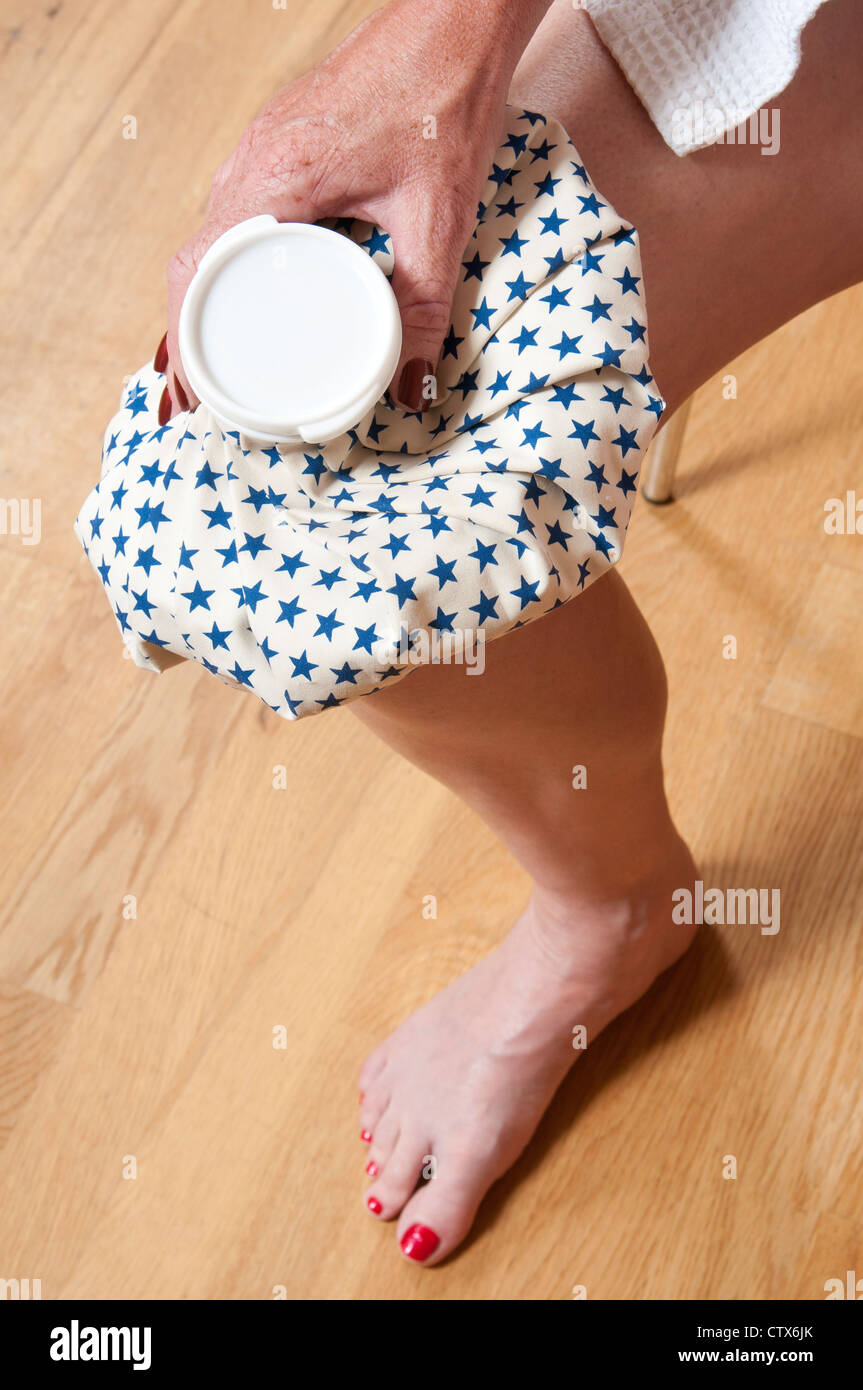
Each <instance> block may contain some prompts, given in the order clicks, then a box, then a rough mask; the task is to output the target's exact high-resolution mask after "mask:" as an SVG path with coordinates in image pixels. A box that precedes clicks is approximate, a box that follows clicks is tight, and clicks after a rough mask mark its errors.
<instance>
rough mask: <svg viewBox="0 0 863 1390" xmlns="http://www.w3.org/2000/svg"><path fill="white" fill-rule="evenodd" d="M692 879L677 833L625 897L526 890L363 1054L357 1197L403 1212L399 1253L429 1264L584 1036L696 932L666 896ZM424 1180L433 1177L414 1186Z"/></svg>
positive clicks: (510, 1155) (454, 1234)
mask: <svg viewBox="0 0 863 1390" xmlns="http://www.w3.org/2000/svg"><path fill="white" fill-rule="evenodd" d="M695 876H696V874H695V866H694V864H693V862H692V858H691V856H690V854H689V851H688V850H687V848H686V846H685V845H684V844H683V842H682V841H680V840H676V841H675V843H674V845H673V846H672V847H671V851H670V854H669V856H668V857H666V859H665V861H664V864H663V866H662V869H661V872H659V871H658V872H657V875H656V880H655V881H654V882H652V883H648V884H644V885H642V886H641V887H640V889H639V890H638V891H637V892H635V893H632V892H630V893H629V894H628V896H627V898H626V899H625V900H624V901H608V902H604V903H602V904H599V905H598V904H596V903H592V904H585V903H584V902H579V901H576V900H574V899H573V900H570V901H562V900H561V899H560V897H559V896H558V897H555V898H554V899H552V898H550V897H549V896H548V895H546V894H543V893H541V892H540V890H537V891H535V893H534V896H533V898H532V899H531V902H530V904H529V906H528V908H527V909H526V911H525V913H524V914H523V916H522V917H521V918H520V919H519V921H518V922H517V923H516V925H515V927H514V928H513V930H512V931H511V932H510V934H509V936H508V937H507V938H506V940H505V941H504V942H503V943H502V944H501V945H500V946H499V947H498V948H497V950H495V951H493V952H492V954H491V955H490V956H488V957H487V958H486V959H485V960H483V961H481V962H480V964H479V965H477V966H474V968H473V969H472V970H469V971H468V972H467V974H466V975H463V976H462V977H461V978H460V979H458V980H455V981H454V982H453V983H452V984H451V985H449V986H448V987H447V988H446V989H445V990H443V991H442V992H441V993H440V994H438V995H437V996H436V997H435V998H434V999H432V1000H430V1002H429V1003H428V1004H426V1005H424V1006H423V1008H421V1009H419V1010H418V1011H417V1012H416V1013H415V1014H413V1015H412V1016H411V1017H410V1018H409V1019H407V1020H406V1021H405V1022H404V1023H403V1024H402V1025H401V1026H400V1027H399V1028H397V1029H396V1031H395V1032H394V1033H393V1034H392V1035H391V1036H390V1037H389V1038H387V1040H386V1042H384V1043H382V1045H381V1046H380V1047H379V1048H377V1049H376V1051H375V1052H373V1053H372V1055H371V1056H370V1057H369V1058H368V1060H367V1061H366V1063H365V1066H364V1067H363V1069H362V1072H361V1075H360V1090H361V1092H362V1099H361V1121H362V1127H363V1132H362V1137H363V1138H364V1140H365V1142H367V1143H368V1144H369V1161H368V1167H367V1169H366V1171H367V1172H368V1173H369V1175H370V1176H371V1177H372V1179H373V1182H372V1185H371V1187H370V1188H369V1190H368V1191H367V1193H366V1194H365V1202H366V1206H367V1208H368V1210H369V1211H370V1212H371V1213H372V1214H373V1215H374V1216H376V1217H378V1218H379V1219H381V1220H384V1221H388V1220H391V1219H392V1218H394V1217H399V1223H398V1229H397V1237H398V1241H399V1245H400V1248H401V1250H402V1252H403V1254H404V1255H405V1256H406V1257H407V1258H408V1259H411V1260H415V1261H421V1262H422V1263H423V1264H425V1265H432V1264H436V1263H437V1262H438V1261H439V1260H442V1259H443V1258H444V1257H445V1256H447V1255H448V1254H450V1252H451V1251H452V1250H454V1249H455V1247H456V1246H457V1245H458V1244H459V1243H460V1241H462V1240H464V1238H465V1236H466V1235H467V1233H468V1231H469V1230H470V1227H471V1225H472V1224H473V1220H474V1217H475V1215H476V1211H477V1208H478V1207H479V1204H480V1202H481V1201H482V1199H483V1197H484V1196H485V1194H486V1192H487V1191H488V1189H489V1187H490V1186H491V1184H492V1183H493V1182H494V1181H495V1180H496V1179H497V1178H499V1177H500V1176H501V1175H502V1174H503V1173H504V1172H506V1170H507V1168H509V1167H510V1166H511V1165H512V1164H513V1163H514V1162H515V1160H516V1158H517V1157H518V1155H519V1154H520V1153H521V1152H522V1150H523V1149H524V1147H525V1145H526V1144H527V1142H528V1140H529V1139H530V1138H531V1136H532V1134H533V1132H534V1130H535V1129H536V1127H537V1125H538V1123H539V1121H540V1119H541V1117H542V1115H543V1112H544V1111H545V1109H546V1108H547V1106H548V1104H549V1102H550V1101H551V1098H552V1096H553V1095H554V1092H555V1091H556V1089H557V1087H558V1086H559V1085H560V1082H561V1081H562V1079H563V1077H564V1076H565V1075H566V1073H567V1071H568V1070H569V1068H570V1066H571V1065H572V1063H573V1061H575V1059H576V1058H577V1057H578V1056H579V1051H580V1050H582V1048H583V1046H584V1043H585V1042H586V1043H587V1044H590V1043H592V1042H593V1040H594V1039H595V1038H596V1036H597V1034H598V1033H599V1032H600V1031H601V1030H602V1029H603V1028H604V1027H605V1025H606V1024H607V1023H610V1022H611V1020H612V1019H613V1018H615V1017H616V1016H617V1014H619V1013H621V1012H622V1011H623V1010H624V1009H627V1008H629V1006H630V1005H631V1004H634V1003H635V1001H636V1000H637V999H639V998H640V997H641V995H642V994H644V993H645V991H646V990H647V989H649V987H650V985H651V984H652V983H653V981H654V980H655V979H656V977H657V975H659V974H661V972H662V971H663V970H666V969H668V967H669V966H670V965H673V963H674V962H675V961H676V960H677V959H678V958H679V957H680V956H681V955H682V954H683V953H684V951H685V950H686V949H687V947H688V946H689V944H690V942H691V940H692V937H693V936H694V934H695V930H696V928H695V927H688V926H679V925H676V924H675V923H673V922H672V920H671V910H672V899H671V895H672V892H673V890H674V889H675V888H680V887H686V886H687V885H688V886H690V887H691V885H692V883H693V880H694V878H695ZM582 1029H583V1030H584V1032H583V1033H582V1032H581V1031H580V1030H582ZM430 1160H433V1162H431V1161H430ZM421 1175H422V1176H426V1177H429V1179H430V1180H429V1181H427V1182H426V1183H425V1184H424V1185H423V1186H422V1187H421V1188H420V1189H419V1190H418V1191H415V1189H416V1185H417V1182H418V1180H419V1178H420V1176H421ZM432 1175H433V1176H432Z"/></svg>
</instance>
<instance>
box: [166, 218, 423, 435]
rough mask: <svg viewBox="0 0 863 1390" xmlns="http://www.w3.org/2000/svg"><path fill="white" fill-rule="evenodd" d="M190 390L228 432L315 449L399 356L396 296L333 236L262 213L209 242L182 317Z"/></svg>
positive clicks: (354, 419) (378, 389)
mask: <svg viewBox="0 0 863 1390" xmlns="http://www.w3.org/2000/svg"><path fill="white" fill-rule="evenodd" d="M179 340H180V356H181V358H182V362H183V367H184V369H185V372H186V375H187V377H188V378H189V382H190V385H191V387H192V390H193V391H194V392H195V395H196V396H197V397H198V398H199V400H201V401H203V403H204V404H205V405H207V406H209V408H210V410H211V411H212V413H213V415H214V416H215V417H216V419H217V420H218V421H219V423H220V424H222V425H223V426H224V427H225V428H226V429H235V430H238V431H239V432H240V434H241V435H244V436H245V437H246V438H247V439H248V440H253V441H260V442H263V443H267V444H280V443H296V442H298V441H304V442H306V443H309V444H318V443H324V442H325V441H326V440H328V439H335V438H336V436H337V435H339V434H343V433H344V432H345V431H346V430H349V429H351V428H353V426H354V425H356V424H357V423H358V422H359V421H360V420H362V418H363V416H364V415H365V414H366V413H367V411H369V410H370V409H371V408H372V406H373V405H375V403H376V402H377V401H378V400H379V399H380V397H381V396H382V395H383V393H384V391H385V390H386V388H387V386H388V385H389V383H390V381H391V380H392V376H393V373H394V371H395V369H396V366H397V365H398V360H399V355H400V353H401V342H402V331H401V319H400V317H399V311H398V304H397V302H396V297H395V295H394V294H393V292H392V290H391V289H390V285H389V281H388V280H387V278H386V276H385V275H384V274H383V272H382V271H381V270H380V268H379V267H378V266H377V265H375V263H374V261H373V260H372V259H371V257H370V256H368V255H367V254H366V252H365V251H363V250H362V249H361V248H360V247H359V246H357V244H356V243H355V242H353V241H351V240H350V239H349V238H348V237H346V236H342V235H341V234H340V233H339V232H332V231H330V230H329V229H328V228H326V227H317V226H314V225H312V224H309V223H305V222H277V221H276V219H275V218H274V217H271V216H269V214H266V215H262V216H260V217H251V218H249V219H248V221H246V222H240V223H239V224H238V225H237V226H236V227H232V228H231V229H230V231H228V232H225V233H224V235H222V236H220V237H219V239H218V240H217V241H215V242H213V245H212V246H211V247H210V248H209V250H208V251H207V252H206V254H205V255H204V256H203V258H202V260H201V263H200V265H199V266H198V270H197V272H196V274H195V276H194V278H193V280H192V282H191V284H190V285H189V288H188V290H187V292H186V297H185V299H184V301H183V307H182V310H181V312H180V333H179Z"/></svg>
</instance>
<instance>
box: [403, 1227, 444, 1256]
mask: <svg viewBox="0 0 863 1390" xmlns="http://www.w3.org/2000/svg"><path fill="white" fill-rule="evenodd" d="M439 1245H440V1236H436V1235H435V1233H434V1231H433V1230H431V1229H430V1227H428V1226H409V1227H408V1229H407V1230H406V1231H405V1233H404V1235H403V1236H402V1239H401V1247H402V1250H403V1251H404V1253H405V1254H406V1255H407V1256H408V1258H409V1259H411V1260H427V1259H428V1257H429V1255H433V1254H434V1252H435V1251H436V1250H437V1248H438V1246H439Z"/></svg>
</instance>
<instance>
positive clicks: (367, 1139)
mask: <svg viewBox="0 0 863 1390" xmlns="http://www.w3.org/2000/svg"><path fill="white" fill-rule="evenodd" d="M360 1138H361V1139H362V1141H363V1143H364V1144H370V1143H371V1142H372V1136H371V1134H370V1133H369V1131H368V1130H367V1129H361V1130H360Z"/></svg>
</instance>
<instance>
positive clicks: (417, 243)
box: [384, 195, 472, 411]
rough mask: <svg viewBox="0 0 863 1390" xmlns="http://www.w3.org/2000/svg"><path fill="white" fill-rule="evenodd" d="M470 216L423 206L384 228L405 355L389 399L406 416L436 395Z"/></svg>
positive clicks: (395, 214)
mask: <svg viewBox="0 0 863 1390" xmlns="http://www.w3.org/2000/svg"><path fill="white" fill-rule="evenodd" d="M450 197H451V195H450ZM471 216H472V214H471ZM471 216H459V215H457V214H456V213H455V211H454V210H453V208H452V206H451V204H450V205H449V206H448V207H447V208H446V209H445V210H442V209H441V207H440V206H437V207H431V206H430V205H428V204H424V205H423V206H422V207H421V208H419V209H416V208H415V209H413V210H408V211H405V210H404V209H394V211H393V213H392V214H391V215H390V216H389V217H388V219H387V221H386V223H385V224H384V225H385V226H386V227H387V229H388V231H389V233H390V237H391V239H392V244H393V254H394V257H395V268H394V271H393V277H392V282H391V283H392V288H393V293H394V294H395V296H396V299H397V300H398V305H399V311H400V313H401V320H402V351H401V356H400V358H399V364H398V367H397V368H396V372H395V375H394V377H393V379H392V382H391V384H390V395H391V396H392V397H393V399H394V400H395V401H396V402H397V404H398V405H400V406H401V407H402V409H404V410H409V411H424V410H428V408H429V406H430V405H432V404H433V403H434V400H435V397H436V395H437V385H436V379H435V378H436V372H437V365H438V360H439V358H440V354H441V348H442V346H443V341H444V338H445V336H446V333H447V329H448V328H449V326H450V322H451V319H452V305H453V298H454V296H455V290H456V285H457V283H458V279H459V275H460V272H461V263H462V260H463V258H464V254H465V247H466V246H467V243H468V240H469V238H470V234H471V231H472V222H471Z"/></svg>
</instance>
